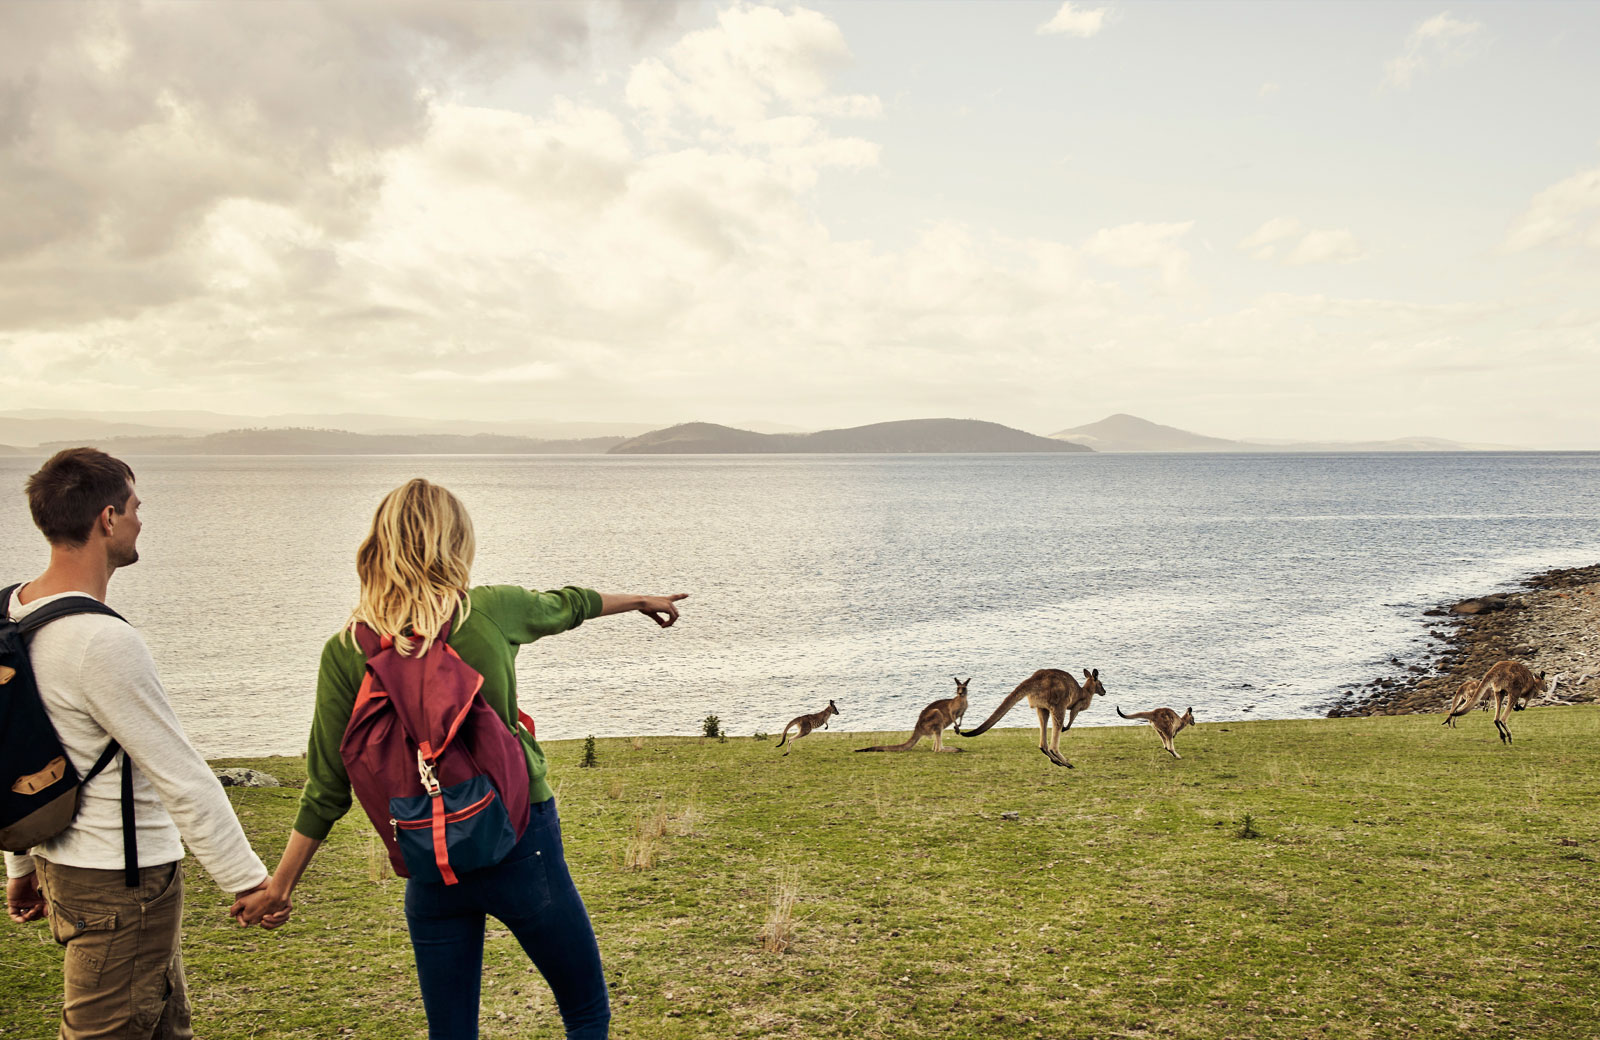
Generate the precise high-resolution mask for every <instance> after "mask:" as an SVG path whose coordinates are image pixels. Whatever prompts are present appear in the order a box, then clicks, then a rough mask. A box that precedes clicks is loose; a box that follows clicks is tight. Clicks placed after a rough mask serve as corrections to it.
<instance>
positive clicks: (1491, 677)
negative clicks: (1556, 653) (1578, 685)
mask: <svg viewBox="0 0 1600 1040" xmlns="http://www.w3.org/2000/svg"><path fill="white" fill-rule="evenodd" d="M1559 678H1560V677H1559V676H1558V677H1557V678H1555V679H1551V680H1550V685H1549V686H1546V685H1545V682H1544V673H1543V672H1540V673H1538V674H1537V675H1535V674H1534V673H1533V672H1532V671H1531V670H1529V668H1528V666H1527V665H1525V664H1523V663H1522V662H1521V661H1501V662H1499V663H1498V664H1496V665H1494V666H1493V667H1492V668H1490V669H1489V670H1488V671H1487V672H1485V673H1484V676H1483V678H1482V679H1480V680H1478V681H1477V682H1473V681H1472V680H1470V679H1469V680H1467V681H1466V682H1464V683H1462V684H1461V686H1460V688H1459V689H1457V690H1456V695H1455V699H1454V700H1453V701H1452V702H1451V703H1450V712H1449V714H1447V715H1446V716H1445V717H1444V725H1446V726H1449V727H1450V728H1451V729H1454V728H1455V725H1456V719H1457V718H1459V717H1460V716H1462V715H1465V714H1466V713H1467V712H1469V711H1471V710H1472V709H1473V708H1476V707H1477V706H1478V704H1479V703H1480V702H1481V701H1482V700H1483V699H1484V698H1485V697H1488V696H1491V695H1492V696H1493V697H1494V728H1495V729H1496V730H1498V731H1499V732H1500V743H1502V744H1509V743H1511V728H1510V727H1509V726H1507V725H1506V718H1507V716H1509V715H1510V714H1511V713H1512V712H1513V711H1521V710H1522V709H1523V708H1526V707H1527V706H1528V701H1530V700H1531V699H1533V697H1534V695H1535V694H1553V693H1555V692H1556V682H1557V681H1558V680H1559Z"/></svg>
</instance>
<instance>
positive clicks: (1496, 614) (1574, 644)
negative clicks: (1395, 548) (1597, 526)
mask: <svg viewBox="0 0 1600 1040" xmlns="http://www.w3.org/2000/svg"><path fill="white" fill-rule="evenodd" d="M1426 614H1427V616H1429V617H1431V618H1436V619H1438V620H1439V627H1438V628H1437V629H1436V631H1437V633H1438V634H1439V635H1440V636H1441V637H1443V640H1444V641H1443V643H1442V644H1441V645H1442V651H1441V653H1440V655H1439V657H1438V659H1437V660H1435V661H1434V662H1433V665H1432V667H1426V666H1420V665H1412V666H1409V667H1407V668H1406V671H1405V672H1403V673H1402V674H1401V675H1400V676H1398V677H1390V678H1383V679H1375V680H1373V681H1372V682H1370V683H1368V684H1367V685H1366V686H1364V687H1362V688H1360V689H1359V690H1353V691H1351V692H1350V693H1348V694H1346V695H1345V697H1344V699H1343V700H1341V701H1340V702H1339V703H1338V704H1336V705H1335V706H1334V707H1333V708H1332V709H1330V710H1329V712H1328V717H1329V718H1347V717H1350V716H1356V715H1409V714H1412V713H1417V712H1440V711H1444V710H1445V709H1447V708H1449V706H1450V698H1451V696H1452V695H1453V694H1454V693H1455V690H1456V687H1458V686H1459V685H1460V684H1461V682H1462V680H1464V679H1479V678H1482V677H1483V673H1485V672H1487V671H1488V670H1489V668H1490V666H1491V665H1493V664H1494V663H1495V662H1496V661H1521V662H1522V663H1523V664H1526V665H1527V666H1528V667H1529V668H1531V669H1533V670H1534V671H1535V672H1544V673H1545V674H1546V675H1547V676H1551V675H1559V676H1561V680H1560V682H1559V683H1557V685H1556V691H1555V694H1554V696H1553V697H1549V698H1543V699H1539V700H1535V701H1534V702H1533V703H1535V704H1578V703H1591V702H1595V701H1600V565H1596V566H1592V567H1572V568H1567V569H1565V570H1554V571H1546V572H1545V573H1543V574H1535V575H1534V576H1533V577H1531V578H1527V579H1525V580H1524V581H1523V582H1522V584H1521V586H1520V587H1519V588H1517V589H1515V590H1512V591H1509V592H1505V591H1502V592H1495V593H1490V594H1487V595H1483V596H1474V597H1472V598H1470V599H1465V600H1461V601H1459V602H1455V603H1448V604H1441V605H1440V606H1438V607H1435V608H1434V609H1432V610H1429V611H1426ZM1394 663H1395V664H1396V665H1399V663H1400V662H1399V661H1395V662H1394Z"/></svg>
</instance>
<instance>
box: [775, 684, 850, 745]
mask: <svg viewBox="0 0 1600 1040" xmlns="http://www.w3.org/2000/svg"><path fill="white" fill-rule="evenodd" d="M837 714H839V708H838V706H837V705H835V704H834V703H833V700H832V698H829V700H828V706H827V707H826V708H823V709H822V710H821V711H819V712H817V713H816V714H815V715H802V716H800V717H799V718H797V719H794V720H792V721H791V722H790V723H789V724H788V725H787V726H785V727H783V739H782V740H780V741H778V747H783V745H784V744H786V743H787V744H790V745H793V744H794V740H799V739H800V738H801V737H804V736H807V735H808V734H810V732H811V731H812V730H814V729H816V728H817V727H818V726H821V727H822V728H823V729H827V728H828V717H829V716H831V715H837ZM796 726H798V727H800V732H799V733H796V734H795V735H794V740H790V739H789V731H790V730H791V729H794V728H795V727H796ZM788 753H789V752H788V751H785V752H784V754H786V755H787V754H788Z"/></svg>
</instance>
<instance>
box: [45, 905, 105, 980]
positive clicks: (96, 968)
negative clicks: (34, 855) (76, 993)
mask: <svg viewBox="0 0 1600 1040" xmlns="http://www.w3.org/2000/svg"><path fill="white" fill-rule="evenodd" d="M117 920H118V914H117V913H115V912H113V911H107V910H103V909H95V908H92V907H87V906H77V907H74V906H73V905H72V904H70V903H63V902H61V901H59V900H56V899H51V900H50V935H51V937H52V938H54V939H55V941H56V942H58V943H60V944H61V945H62V946H65V947H66V948H67V956H66V965H65V969H64V970H65V972H66V974H67V978H68V980H69V982H76V983H77V984H78V985H81V986H83V987H87V988H93V987H95V986H98V985H99V984H100V973H101V971H103V970H104V969H105V966H106V956H107V954H109V952H110V950H111V942H112V939H113V938H115V936H116V930H117Z"/></svg>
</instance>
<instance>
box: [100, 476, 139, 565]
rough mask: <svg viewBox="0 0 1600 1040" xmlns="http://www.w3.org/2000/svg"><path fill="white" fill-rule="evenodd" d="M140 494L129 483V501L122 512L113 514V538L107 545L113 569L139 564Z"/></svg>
mask: <svg viewBox="0 0 1600 1040" xmlns="http://www.w3.org/2000/svg"><path fill="white" fill-rule="evenodd" d="M141 527H142V525H141V524H140V522H139V493H138V492H137V491H135V490H134V489H133V482H132V481H129V482H128V500H127V501H126V502H124V503H123V504H122V512H120V513H112V514H111V538H110V540H109V544H108V545H107V550H108V553H109V562H110V564H111V566H113V567H126V566H128V564H130V563H138V562H139V547H138V541H139V531H140V528H141Z"/></svg>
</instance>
